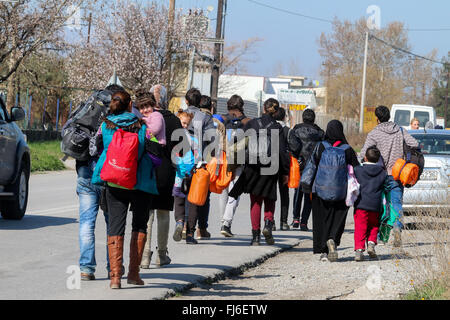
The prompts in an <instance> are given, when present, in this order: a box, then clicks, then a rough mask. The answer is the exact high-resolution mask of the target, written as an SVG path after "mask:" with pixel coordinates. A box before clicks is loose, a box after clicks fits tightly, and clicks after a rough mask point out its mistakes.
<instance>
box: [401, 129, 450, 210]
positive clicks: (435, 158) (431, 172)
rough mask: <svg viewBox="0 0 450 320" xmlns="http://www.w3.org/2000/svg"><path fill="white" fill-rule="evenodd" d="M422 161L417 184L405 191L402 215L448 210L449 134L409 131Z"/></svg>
mask: <svg viewBox="0 0 450 320" xmlns="http://www.w3.org/2000/svg"><path fill="white" fill-rule="evenodd" d="M408 132H409V133H410V134H411V135H412V136H413V137H414V138H415V139H416V140H417V141H418V142H419V147H420V148H421V149H422V153H423V155H424V158H425V167H424V170H423V173H422V175H421V176H420V180H419V181H418V182H417V183H416V185H415V186H413V187H412V188H405V192H404V195H403V211H405V212H408V211H409V212H411V211H417V210H426V209H432V208H443V209H447V210H450V197H449V196H450V192H449V190H450V130H408Z"/></svg>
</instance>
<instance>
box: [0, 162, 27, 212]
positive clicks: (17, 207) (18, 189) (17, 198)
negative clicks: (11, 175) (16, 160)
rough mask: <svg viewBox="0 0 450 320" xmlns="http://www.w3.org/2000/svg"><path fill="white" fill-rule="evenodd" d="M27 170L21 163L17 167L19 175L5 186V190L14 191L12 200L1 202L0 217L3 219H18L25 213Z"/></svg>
mask: <svg viewBox="0 0 450 320" xmlns="http://www.w3.org/2000/svg"><path fill="white" fill-rule="evenodd" d="M29 176H30V175H29V173H28V170H27V169H25V168H24V166H23V163H22V165H21V166H20V169H19V176H18V178H17V179H16V181H15V182H14V183H13V184H12V185H10V186H8V187H7V188H6V191H9V192H12V193H14V197H13V199H12V200H6V201H4V202H3V203H2V217H3V218H4V219H11V220H20V219H22V218H23V216H24V215H25V211H26V210H27V203H28V180H29Z"/></svg>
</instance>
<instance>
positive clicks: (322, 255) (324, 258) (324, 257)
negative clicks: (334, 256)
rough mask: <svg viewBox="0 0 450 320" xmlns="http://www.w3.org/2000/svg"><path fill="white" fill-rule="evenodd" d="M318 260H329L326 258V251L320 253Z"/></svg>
mask: <svg viewBox="0 0 450 320" xmlns="http://www.w3.org/2000/svg"><path fill="white" fill-rule="evenodd" d="M320 261H322V262H327V261H329V260H328V255H327V254H326V253H322V254H321V255H320Z"/></svg>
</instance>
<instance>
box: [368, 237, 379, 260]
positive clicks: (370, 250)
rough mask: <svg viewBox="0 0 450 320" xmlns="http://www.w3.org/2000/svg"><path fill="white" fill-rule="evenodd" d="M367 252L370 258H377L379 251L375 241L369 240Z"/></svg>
mask: <svg viewBox="0 0 450 320" xmlns="http://www.w3.org/2000/svg"><path fill="white" fill-rule="evenodd" d="M367 253H368V254H369V257H370V259H377V258H378V256H377V253H376V252H375V242H372V241H369V242H368V243H367Z"/></svg>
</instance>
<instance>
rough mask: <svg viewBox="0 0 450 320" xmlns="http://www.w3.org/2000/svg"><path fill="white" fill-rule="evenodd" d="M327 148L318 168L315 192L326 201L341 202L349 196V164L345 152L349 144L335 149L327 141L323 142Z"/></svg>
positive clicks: (314, 186)
mask: <svg viewBox="0 0 450 320" xmlns="http://www.w3.org/2000/svg"><path fill="white" fill-rule="evenodd" d="M321 143H322V144H323V146H324V147H325V150H324V151H323V152H322V156H321V158H320V162H319V165H318V167H317V173H316V178H315V180H314V185H313V192H315V193H317V196H319V197H320V198H321V199H323V200H326V201H341V200H345V197H346V196H347V179H348V178H347V174H348V172H347V162H346V160H345V150H347V149H348V148H350V146H349V145H348V144H343V145H341V146H339V147H333V146H332V145H331V144H330V143H328V142H327V141H322V142H321Z"/></svg>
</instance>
